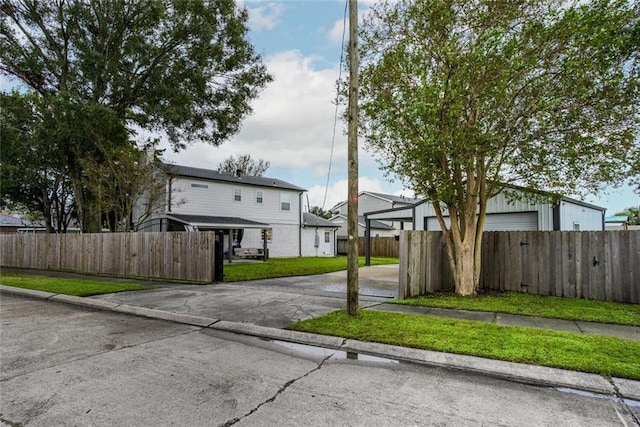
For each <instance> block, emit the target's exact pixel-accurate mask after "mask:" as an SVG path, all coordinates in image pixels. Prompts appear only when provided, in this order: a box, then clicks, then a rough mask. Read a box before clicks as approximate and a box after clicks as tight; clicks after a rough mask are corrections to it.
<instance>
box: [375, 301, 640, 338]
mask: <svg viewBox="0 0 640 427" xmlns="http://www.w3.org/2000/svg"><path fill="white" fill-rule="evenodd" d="M369 310H380V311H391V312H394V313H407V314H419V315H428V316H438V317H450V318H455V319H465V320H477V321H480V322H489V323H495V324H498V325H503V326H522V327H527V328H542V329H551V330H554V331H566V332H573V333H577V334H590V335H605V336H610V337H618V338H624V339H628V340H639V341H640V326H626V325H613V324H608V323H596V322H583V321H577V320H562V319H550V318H545V317H533V316H520V315H515V314H504V313H493V312H487V311H467V310H453V309H446V308H433V307H415V306H410V305H401V304H388V303H383V304H380V305H376V306H374V307H370V308H369Z"/></svg>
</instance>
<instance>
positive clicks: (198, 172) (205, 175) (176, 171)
mask: <svg viewBox="0 0 640 427" xmlns="http://www.w3.org/2000/svg"><path fill="white" fill-rule="evenodd" d="M158 166H159V167H160V169H162V170H163V171H164V172H165V173H167V174H171V175H179V176H187V177H191V178H200V179H208V180H211V181H223V182H232V183H234V184H246V185H253V186H258V187H271V188H282V189H285V190H296V191H306V190H305V189H304V188H302V187H298V186H297V185H293V184H290V183H288V182H285V181H282V180H280V179H275V178H267V177H264V176H250V175H242V176H239V177H238V176H235V175H231V174H228V173H223V172H218V171H215V170H210V169H200V168H193V167H191V166H181V165H172V164H168V163H159V164H158Z"/></svg>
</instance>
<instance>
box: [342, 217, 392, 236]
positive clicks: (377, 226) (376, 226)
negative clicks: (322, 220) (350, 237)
mask: <svg viewBox="0 0 640 427" xmlns="http://www.w3.org/2000/svg"><path fill="white" fill-rule="evenodd" d="M330 222H331V223H332V224H333V225H334V227H338V232H337V234H338V238H339V239H346V238H347V216H346V215H342V214H339V215H334V216H332V217H331V220H330ZM390 223H391V221H388V222H383V221H376V220H373V221H371V223H370V226H369V227H370V229H371V237H393V236H397V235H398V230H396V229H395V228H394V227H393V226H392V225H389V224H390ZM365 230H366V222H365V217H364V215H363V216H359V217H358V236H360V237H362V236H364V233H365Z"/></svg>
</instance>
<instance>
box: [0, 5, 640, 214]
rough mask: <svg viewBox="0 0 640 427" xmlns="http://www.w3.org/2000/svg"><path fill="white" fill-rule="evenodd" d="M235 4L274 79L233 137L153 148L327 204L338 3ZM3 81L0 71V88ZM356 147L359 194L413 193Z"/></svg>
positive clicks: (343, 169) (621, 194)
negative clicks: (233, 167)
mask: <svg viewBox="0 0 640 427" xmlns="http://www.w3.org/2000/svg"><path fill="white" fill-rule="evenodd" d="M371 3H373V0H367V1H362V0H361V1H360V2H359V6H358V7H359V12H360V14H365V13H366V11H367V8H368V7H369V5H370V4H371ZM243 4H244V5H245V6H246V7H247V9H248V10H249V16H250V20H249V27H250V34H249V36H250V39H251V41H252V42H253V44H254V46H255V49H256V51H257V52H258V53H259V54H261V55H262V58H263V61H264V63H265V64H266V66H267V68H268V70H269V72H270V73H271V74H272V75H273V76H274V81H273V82H272V83H271V84H270V85H268V86H267V88H266V89H265V90H263V91H262V92H261V94H260V96H259V98H257V99H255V100H254V101H253V102H252V107H253V110H254V111H253V114H252V115H251V116H249V117H247V118H246V119H245V120H244V121H243V123H242V129H241V131H240V132H239V133H238V134H237V135H235V136H232V137H231V138H230V139H229V140H228V141H227V142H225V143H224V144H222V145H221V146H219V147H212V146H209V145H205V144H199V143H196V144H190V145H188V147H187V148H186V149H185V150H182V151H180V152H178V153H174V152H173V151H172V150H171V148H169V146H168V144H164V145H163V146H161V147H160V148H166V151H165V153H164V159H165V160H166V161H169V162H171V163H176V164H180V165H186V166H192V167H199V168H207V169H217V168H218V165H219V164H220V163H221V162H222V161H223V160H225V159H226V158H228V157H229V156H231V155H238V154H250V155H251V157H252V158H254V159H263V160H266V161H269V162H270V164H271V166H270V168H269V169H268V170H267V172H266V173H265V175H266V176H269V177H273V178H278V179H282V180H284V181H287V182H290V183H292V184H294V185H297V186H299V187H302V188H305V189H306V190H308V193H307V194H308V199H309V205H310V206H321V207H324V209H325V210H326V209H329V208H331V207H332V206H334V205H335V204H337V203H338V202H341V201H343V200H345V199H346V194H347V138H346V124H345V123H344V122H343V121H341V120H338V122H337V126H336V129H335V145H334V150H333V156H332V155H331V147H332V138H333V132H334V117H335V104H334V100H335V96H336V81H337V79H338V76H339V71H340V66H339V64H340V55H341V50H342V44H341V39H342V32H343V26H344V12H345V1H344V0H297V1H294V0H289V1H255V0H244V1H243ZM346 32H347V34H348V28H347V29H346ZM9 86H10V83H8V80H7V79H6V78H3V77H1V76H0V90H7V89H8V87H9ZM364 145H365V144H364V141H362V140H360V141H359V146H360V150H359V189H360V191H371V192H380V193H388V194H396V195H405V196H410V197H412V196H414V194H413V193H412V192H411V191H409V190H406V189H403V187H402V184H401V183H400V182H398V181H397V180H396V181H395V182H394V181H392V180H390V179H389V178H388V177H385V175H384V173H383V172H381V171H380V169H379V163H378V162H377V161H376V157H375V155H372V154H371V153H368V152H367V151H366V150H365V149H364ZM330 162H331V173H330V175H329V180H328V186H327V176H328V171H329V165H330ZM325 190H326V194H327V196H326V200H325V197H324V196H325ZM585 201H587V202H590V203H594V204H596V205H598V206H602V207H606V208H607V215H613V214H614V213H616V212H619V211H621V210H623V209H624V208H626V207H629V206H639V205H640V196H639V195H637V194H636V193H634V191H633V189H632V188H631V187H630V186H628V185H625V186H623V187H621V188H617V189H613V188H611V189H609V190H608V191H607V193H603V194H600V195H597V196H590V197H587V198H586V199H585Z"/></svg>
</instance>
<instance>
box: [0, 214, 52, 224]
mask: <svg viewBox="0 0 640 427" xmlns="http://www.w3.org/2000/svg"><path fill="white" fill-rule="evenodd" d="M44 226H45V223H44V221H31V220H28V219H26V218H18V217H15V216H12V215H1V214H0V227H44Z"/></svg>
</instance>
